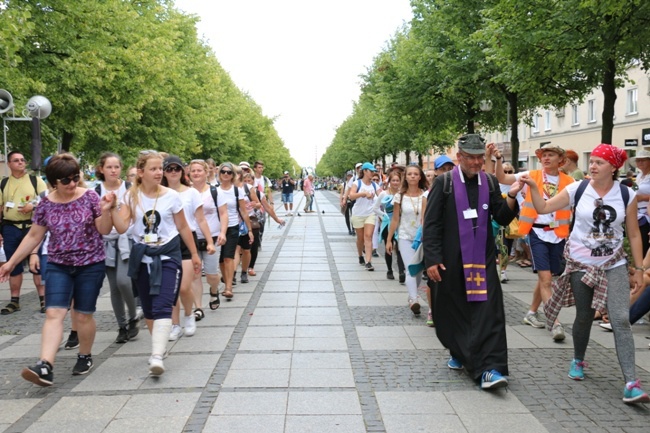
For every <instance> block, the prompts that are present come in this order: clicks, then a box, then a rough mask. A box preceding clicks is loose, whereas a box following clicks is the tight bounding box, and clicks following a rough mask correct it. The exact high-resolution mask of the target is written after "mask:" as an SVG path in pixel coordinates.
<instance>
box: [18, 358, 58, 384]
mask: <svg viewBox="0 0 650 433" xmlns="http://www.w3.org/2000/svg"><path fill="white" fill-rule="evenodd" d="M53 370H54V367H52V364H50V363H49V362H47V361H43V360H40V361H38V362H37V363H36V365H34V366H33V367H25V368H23V371H21V372H20V375H21V376H22V377H23V379H25V380H27V381H29V382H32V383H33V384H34V385H38V386H51V385H52V380H53V378H54V373H52V371H53Z"/></svg>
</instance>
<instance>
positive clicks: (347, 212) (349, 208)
mask: <svg viewBox="0 0 650 433" xmlns="http://www.w3.org/2000/svg"><path fill="white" fill-rule="evenodd" d="M352 206H354V202H353V201H349V202H348V205H347V206H346V208H345V225H346V226H347V227H348V231H349V232H351V231H353V230H352V225H351V224H350V214H351V213H352Z"/></svg>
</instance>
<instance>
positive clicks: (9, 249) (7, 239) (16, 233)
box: [1, 223, 29, 277]
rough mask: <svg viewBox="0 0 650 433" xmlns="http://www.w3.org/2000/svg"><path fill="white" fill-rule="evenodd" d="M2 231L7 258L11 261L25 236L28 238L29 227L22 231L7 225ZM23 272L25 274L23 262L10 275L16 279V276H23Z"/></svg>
mask: <svg viewBox="0 0 650 433" xmlns="http://www.w3.org/2000/svg"><path fill="white" fill-rule="evenodd" d="M1 230H2V240H3V244H4V249H5V255H6V256H7V260H9V259H10V258H11V256H13V255H14V253H15V252H16V250H17V249H18V246H19V245H20V243H21V242H22V241H23V239H24V238H25V236H27V233H28V232H29V227H25V228H24V229H21V228H19V227H16V226H15V225H12V224H8V223H7V224H3V225H2V228H1ZM23 272H25V269H24V268H23V262H22V261H21V262H20V263H17V264H16V267H15V268H14V269H13V271H11V274H9V275H11V276H12V277H15V276H16V275H21V274H22V273H23Z"/></svg>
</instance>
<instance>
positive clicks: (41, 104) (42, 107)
mask: <svg viewBox="0 0 650 433" xmlns="http://www.w3.org/2000/svg"><path fill="white" fill-rule="evenodd" d="M14 108H15V105H14V101H13V97H12V96H11V93H9V92H8V91H6V90H4V89H0V116H2V136H3V139H4V156H5V175H7V176H8V175H9V170H8V166H7V165H6V164H7V154H8V149H7V131H9V126H7V122H8V121H15V122H32V121H34V119H38V120H39V121H40V120H41V119H45V118H47V117H48V116H49V115H50V114H51V113H52V103H51V102H50V101H49V99H47V98H46V97H45V96H40V95H36V96H32V97H31V98H29V101H27V104H26V105H25V109H24V110H23V112H22V117H16V114H15V112H14ZM9 111H11V115H9V116H5V113H9ZM36 123H37V124H38V126H37V127H38V136H39V137H40V123H39V122H36Z"/></svg>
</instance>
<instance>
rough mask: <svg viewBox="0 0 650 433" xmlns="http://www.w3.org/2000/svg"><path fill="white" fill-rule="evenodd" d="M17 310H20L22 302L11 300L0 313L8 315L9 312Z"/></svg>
mask: <svg viewBox="0 0 650 433" xmlns="http://www.w3.org/2000/svg"><path fill="white" fill-rule="evenodd" d="M16 311H20V304H19V303H18V302H10V303H8V304H7V306H6V307H4V308H3V309H2V310H0V314H2V315H3V316H6V315H7V314H11V313H15V312H16Z"/></svg>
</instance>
